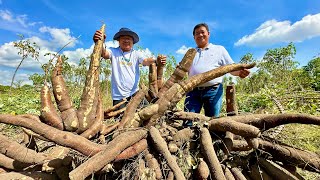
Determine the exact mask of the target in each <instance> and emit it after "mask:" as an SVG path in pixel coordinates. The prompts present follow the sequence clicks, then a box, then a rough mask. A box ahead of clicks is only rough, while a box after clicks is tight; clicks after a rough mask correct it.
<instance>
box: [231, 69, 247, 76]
mask: <svg viewBox="0 0 320 180" xmlns="http://www.w3.org/2000/svg"><path fill="white" fill-rule="evenodd" d="M230 74H232V75H234V76H239V77H240V78H245V77H247V76H248V75H249V74H250V71H249V70H248V69H243V70H239V71H233V72H230Z"/></svg>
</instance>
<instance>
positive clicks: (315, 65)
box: [303, 57, 320, 91]
mask: <svg viewBox="0 0 320 180" xmlns="http://www.w3.org/2000/svg"><path fill="white" fill-rule="evenodd" d="M303 70H304V71H305V72H306V74H307V75H308V77H309V78H310V82H311V87H312V88H313V89H314V90H316V91H320V57H316V58H314V59H312V60H311V61H309V63H308V64H307V65H306V66H304V67H303Z"/></svg>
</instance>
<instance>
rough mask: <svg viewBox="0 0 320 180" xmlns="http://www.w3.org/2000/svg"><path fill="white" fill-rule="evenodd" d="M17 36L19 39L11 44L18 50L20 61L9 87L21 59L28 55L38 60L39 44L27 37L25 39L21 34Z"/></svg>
mask: <svg viewBox="0 0 320 180" xmlns="http://www.w3.org/2000/svg"><path fill="white" fill-rule="evenodd" d="M18 36H19V37H20V40H19V41H18V42H13V46H14V47H15V48H17V49H18V50H19V52H18V54H19V55H20V56H21V61H20V63H19V65H18V66H17V68H16V70H15V71H14V74H13V77H12V80H11V87H12V85H13V81H14V78H15V76H16V73H17V71H18V69H19V67H20V66H21V64H22V62H23V60H25V59H26V58H28V57H32V58H34V59H35V60H38V57H39V50H40V48H39V46H38V45H37V44H36V43H35V42H30V41H29V39H27V40H25V39H24V36H23V35H22V34H19V35H18Z"/></svg>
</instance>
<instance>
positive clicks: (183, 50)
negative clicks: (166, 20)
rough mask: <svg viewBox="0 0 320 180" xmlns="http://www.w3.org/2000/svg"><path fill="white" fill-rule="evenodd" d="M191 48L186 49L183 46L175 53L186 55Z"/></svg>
mask: <svg viewBox="0 0 320 180" xmlns="http://www.w3.org/2000/svg"><path fill="white" fill-rule="evenodd" d="M191 48H192V47H187V46H185V45H183V46H181V47H180V48H179V49H178V50H177V51H176V53H177V54H183V55H184V54H186V52H187V51H188V49H191Z"/></svg>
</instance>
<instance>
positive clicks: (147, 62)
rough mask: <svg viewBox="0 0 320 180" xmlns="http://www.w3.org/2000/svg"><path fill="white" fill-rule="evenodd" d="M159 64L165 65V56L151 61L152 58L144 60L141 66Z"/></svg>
mask: <svg viewBox="0 0 320 180" xmlns="http://www.w3.org/2000/svg"><path fill="white" fill-rule="evenodd" d="M156 61H157V62H160V63H161V64H163V65H165V64H166V61H167V57H166V56H163V55H159V56H158V57H157V59H153V58H145V59H144V60H143V61H142V65H143V66H150V65H151V64H152V63H154V62H156Z"/></svg>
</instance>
